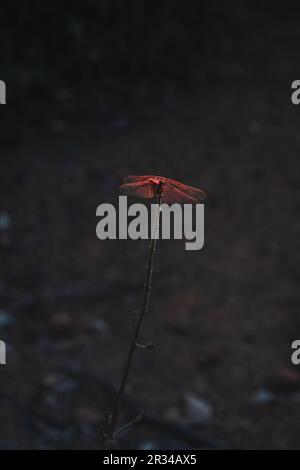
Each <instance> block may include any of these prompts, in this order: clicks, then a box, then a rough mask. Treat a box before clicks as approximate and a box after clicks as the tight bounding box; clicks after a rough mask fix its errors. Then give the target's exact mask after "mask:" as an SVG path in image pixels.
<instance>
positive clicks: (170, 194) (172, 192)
mask: <svg viewBox="0 0 300 470" xmlns="http://www.w3.org/2000/svg"><path fill="white" fill-rule="evenodd" d="M162 202H163V203H166V204H174V203H179V204H188V203H189V204H195V203H197V202H198V199H196V198H194V197H193V196H190V195H189V194H187V193H184V192H183V191H181V190H180V189H177V188H175V186H171V184H169V183H168V182H166V183H165V184H164V186H163V192H162Z"/></svg>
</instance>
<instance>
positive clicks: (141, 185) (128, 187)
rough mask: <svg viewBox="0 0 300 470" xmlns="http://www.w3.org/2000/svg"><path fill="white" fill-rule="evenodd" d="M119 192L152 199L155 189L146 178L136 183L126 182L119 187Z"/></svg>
mask: <svg viewBox="0 0 300 470" xmlns="http://www.w3.org/2000/svg"><path fill="white" fill-rule="evenodd" d="M119 190H120V192H121V193H123V194H126V195H128V196H138V197H142V198H145V199H152V198H153V197H154V196H155V194H156V189H155V188H154V186H153V184H152V183H149V182H148V180H144V181H140V182H137V183H126V184H122V185H121V186H120V187H119Z"/></svg>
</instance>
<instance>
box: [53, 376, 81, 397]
mask: <svg viewBox="0 0 300 470" xmlns="http://www.w3.org/2000/svg"><path fill="white" fill-rule="evenodd" d="M77 385H78V384H77V382H76V380H73V379H71V378H68V377H65V378H63V379H62V380H60V381H59V382H58V384H56V387H55V390H56V392H58V393H71V392H73V391H74V390H76V388H77Z"/></svg>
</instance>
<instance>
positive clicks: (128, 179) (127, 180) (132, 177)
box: [123, 175, 154, 183]
mask: <svg viewBox="0 0 300 470" xmlns="http://www.w3.org/2000/svg"><path fill="white" fill-rule="evenodd" d="M149 178H154V176H153V175H142V176H137V175H128V176H125V177H124V178H123V181H124V183H137V182H140V181H143V180H146V179H149Z"/></svg>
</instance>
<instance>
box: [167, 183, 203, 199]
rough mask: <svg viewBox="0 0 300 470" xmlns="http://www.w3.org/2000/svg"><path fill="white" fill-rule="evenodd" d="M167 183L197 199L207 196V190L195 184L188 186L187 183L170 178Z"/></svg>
mask: <svg viewBox="0 0 300 470" xmlns="http://www.w3.org/2000/svg"><path fill="white" fill-rule="evenodd" d="M167 183H168V184H169V185H170V186H171V187H172V188H176V189H178V190H179V191H181V192H182V193H185V194H187V195H188V196H191V197H193V198H195V199H197V201H201V200H203V199H205V198H206V197H207V194H206V192H205V191H203V190H202V189H199V188H194V187H193V186H188V185H187V184H184V183H179V181H176V180H172V179H168V180H167Z"/></svg>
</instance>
